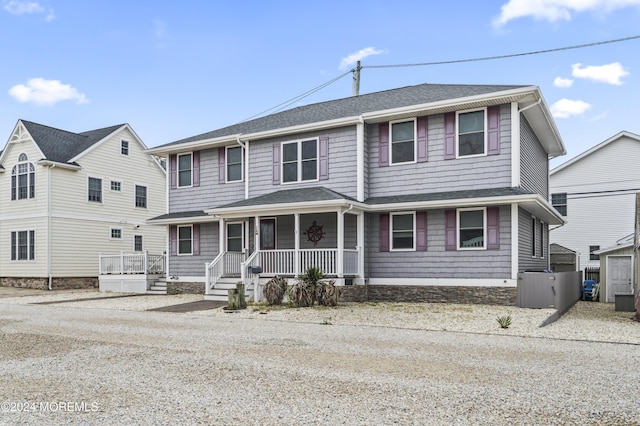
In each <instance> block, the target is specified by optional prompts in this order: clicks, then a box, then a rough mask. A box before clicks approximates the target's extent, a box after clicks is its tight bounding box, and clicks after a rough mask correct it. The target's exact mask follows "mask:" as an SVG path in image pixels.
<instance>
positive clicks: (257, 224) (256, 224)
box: [253, 216, 260, 251]
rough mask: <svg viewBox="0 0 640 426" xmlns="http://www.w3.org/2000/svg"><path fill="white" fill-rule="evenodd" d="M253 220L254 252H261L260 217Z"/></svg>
mask: <svg viewBox="0 0 640 426" xmlns="http://www.w3.org/2000/svg"><path fill="white" fill-rule="evenodd" d="M253 220H254V224H253V235H254V237H253V250H254V251H258V250H260V216H256V217H255V218H253Z"/></svg>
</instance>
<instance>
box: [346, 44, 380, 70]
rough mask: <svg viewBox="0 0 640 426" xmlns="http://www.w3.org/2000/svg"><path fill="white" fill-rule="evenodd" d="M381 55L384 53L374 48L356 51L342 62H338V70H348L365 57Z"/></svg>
mask: <svg viewBox="0 0 640 426" xmlns="http://www.w3.org/2000/svg"><path fill="white" fill-rule="evenodd" d="M381 53H384V51H383V50H379V49H376V48H375V47H366V48H364V49H361V50H359V51H357V52H356V53H352V54H350V55H349V56H347V57H345V58H342V60H341V61H340V67H339V69H341V70H345V69H347V68H349V67H350V66H351V65H355V64H356V62H358V61H361V60H362V59H364V58H366V57H367V56H371V55H379V54H381Z"/></svg>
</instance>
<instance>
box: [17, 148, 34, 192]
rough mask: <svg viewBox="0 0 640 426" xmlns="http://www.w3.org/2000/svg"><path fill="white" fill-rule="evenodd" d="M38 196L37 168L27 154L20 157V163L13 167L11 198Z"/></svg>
mask: <svg viewBox="0 0 640 426" xmlns="http://www.w3.org/2000/svg"><path fill="white" fill-rule="evenodd" d="M35 196H36V169H35V167H34V165H33V163H30V162H29V157H28V156H27V154H25V153H22V154H20V156H19V157H18V164H16V165H15V166H13V169H11V199H12V200H23V199H27V198H35Z"/></svg>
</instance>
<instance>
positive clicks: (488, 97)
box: [362, 86, 539, 120]
mask: <svg viewBox="0 0 640 426" xmlns="http://www.w3.org/2000/svg"><path fill="white" fill-rule="evenodd" d="M527 95H536V96H537V95H539V89H538V88H537V87H536V86H527V87H521V88H517V89H512V90H505V91H502V92H491V93H484V94H481V95H475V96H467V97H464V98H455V99H444V100H441V101H437V102H429V103H426V104H419V105H409V106H405V107H400V108H393V109H387V110H382V111H374V112H369V113H365V114H362V116H363V118H364V119H365V120H381V119H385V118H386V119H388V117H389V116H393V115H401V114H410V113H413V112H420V111H424V110H426V109H437V108H442V107H446V106H453V107H456V106H459V105H462V104H466V103H473V102H487V103H488V102H490V101H495V100H500V99H501V98H511V97H514V96H516V97H525V96H527ZM509 102H511V101H509Z"/></svg>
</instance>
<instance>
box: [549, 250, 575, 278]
mask: <svg viewBox="0 0 640 426" xmlns="http://www.w3.org/2000/svg"><path fill="white" fill-rule="evenodd" d="M549 253H550V254H551V270H552V271H553V272H571V271H577V270H578V265H577V264H576V263H577V262H576V261H577V259H578V253H577V252H575V251H574V250H571V249H568V248H566V247H563V246H561V245H560V244H555V243H552V244H550V245H549Z"/></svg>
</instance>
